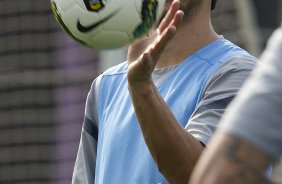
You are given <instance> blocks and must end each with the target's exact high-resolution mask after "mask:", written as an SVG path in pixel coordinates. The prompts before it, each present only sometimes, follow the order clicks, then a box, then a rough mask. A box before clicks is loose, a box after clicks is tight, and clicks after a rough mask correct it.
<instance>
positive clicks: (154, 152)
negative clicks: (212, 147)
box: [73, 0, 257, 184]
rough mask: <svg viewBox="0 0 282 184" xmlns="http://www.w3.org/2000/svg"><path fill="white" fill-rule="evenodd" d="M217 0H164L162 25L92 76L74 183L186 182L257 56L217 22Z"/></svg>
mask: <svg viewBox="0 0 282 184" xmlns="http://www.w3.org/2000/svg"><path fill="white" fill-rule="evenodd" d="M215 2H216V1H215V0H183V1H181V2H180V1H178V0H175V1H173V2H171V1H167V7H168V12H167V13H166V16H165V17H164V18H163V19H162V22H161V23H160V24H159V27H158V29H157V30H155V31H152V32H151V33H150V34H149V35H148V36H147V37H144V38H142V39H141V40H138V41H136V42H135V43H134V44H133V45H131V46H130V48H129V51H128V61H126V62H124V63H122V64H120V65H117V66H115V67H113V68H110V69H109V70H107V71H105V72H104V73H103V74H101V75H100V76H99V77H98V78H97V79H96V80H95V81H94V83H93V84H92V88H91V90H90V92H89V95H88V98H87V104H86V111H85V121H84V125H83V129H82V135H81V142H80V147H79V150H78V155H77V161H76V164H75V168H74V174H73V183H75V184H76V183H84V184H87V183H89V184H93V183H94V182H95V183H96V184H115V183H117V184H121V183H122V184H123V183H130V184H135V183H142V184H143V183H144V184H145V183H146V184H151V183H162V184H164V183H172V184H173V183H176V184H179V183H186V182H187V180H188V179H189V177H190V174H191V172H192V170H193V168H194V166H195V164H196V162H197V160H198V158H199V156H200V154H201V152H202V150H203V149H204V147H205V145H206V144H207V143H208V141H209V139H210V137H211V136H212V135H213V132H214V130H215V129H216V127H217V124H218V122H219V120H220V118H221V115H222V114H223V112H224V111H225V109H226V107H227V105H228V104H229V102H230V101H231V100H232V99H233V97H234V96H235V95H236V94H237V91H238V90H239V89H240V87H241V86H242V84H243V82H244V81H245V80H246V78H247V77H249V74H250V73H251V71H252V70H253V68H254V67H255V66H256V62H257V61H256V58H254V57H253V56H251V55H249V54H248V53H247V52H246V51H244V50H243V49H241V48H239V47H238V46H236V45H234V44H233V43H231V42H230V41H228V40H226V39H224V37H223V36H219V35H218V34H217V33H216V32H215V31H214V30H213V27H212V25H211V17H210V16H211V15H210V14H211V9H214V7H215ZM179 9H181V10H179Z"/></svg>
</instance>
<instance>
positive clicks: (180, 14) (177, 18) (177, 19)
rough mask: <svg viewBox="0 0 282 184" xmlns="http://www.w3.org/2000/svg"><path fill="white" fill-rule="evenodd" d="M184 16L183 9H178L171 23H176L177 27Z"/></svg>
mask: <svg viewBox="0 0 282 184" xmlns="http://www.w3.org/2000/svg"><path fill="white" fill-rule="evenodd" d="M183 17H184V12H183V11H182V10H178V11H177V12H176V14H175V16H174V19H173V21H172V22H171V25H170V26H172V25H174V26H175V27H176V28H178V26H179V25H180V23H181V22H182V20H183Z"/></svg>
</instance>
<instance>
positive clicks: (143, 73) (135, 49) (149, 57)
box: [127, 0, 184, 84]
mask: <svg viewBox="0 0 282 184" xmlns="http://www.w3.org/2000/svg"><path fill="white" fill-rule="evenodd" d="M179 7H180V1H179V0H174V1H173V2H172V3H171V6H170V8H169V10H168V12H167V14H166V16H165V17H164V18H163V20H162V21H161V23H160V24H159V27H158V29H157V30H156V31H154V32H153V33H150V36H149V37H147V38H143V39H141V40H139V42H137V43H135V44H134V45H133V46H131V47H130V48H129V53H128V73H127V76H128V81H129V83H130V84H133V83H134V82H149V81H150V80H151V74H152V72H153V70H154V68H155V67H156V65H157V63H158V60H159V58H160V56H161V54H162V52H163V50H164V49H165V47H166V46H167V44H168V43H169V41H170V40H171V39H172V38H173V37H174V35H175V33H176V29H177V28H178V27H179V25H180V23H181V21H182V18H183V15H184V13H183V12H182V11H180V10H179Z"/></svg>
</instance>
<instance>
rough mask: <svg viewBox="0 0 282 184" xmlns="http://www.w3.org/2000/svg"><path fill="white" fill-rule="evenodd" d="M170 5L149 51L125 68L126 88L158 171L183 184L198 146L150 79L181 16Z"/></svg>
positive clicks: (195, 158) (199, 148) (175, 8)
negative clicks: (126, 76)
mask: <svg viewBox="0 0 282 184" xmlns="http://www.w3.org/2000/svg"><path fill="white" fill-rule="evenodd" d="M179 3H180V2H179V1H174V2H173V3H172V6H171V8H170V10H169V11H168V13H167V16H166V17H165V18H164V19H163V21H162V23H161V24H160V26H159V32H158V34H157V35H156V39H154V42H152V44H151V47H150V48H149V49H147V51H145V53H144V54H143V55H142V56H141V57H140V58H139V59H138V60H137V61H134V62H132V63H130V62H129V68H128V88H129V92H130V95H131V98H132V102H133V105H134V108H135V112H136V115H137V119H138V121H139V124H140V127H141V130H142V133H143V136H144V139H145V142H146V144H147V146H148V148H149V150H150V153H151V154H152V157H153V159H154V160H155V162H156V164H157V166H158V169H159V170H160V172H161V173H162V174H164V176H165V177H166V178H167V180H168V181H169V182H170V183H172V184H173V183H177V184H178V183H185V182H186V181H187V179H188V178H189V176H190V173H191V171H192V169H193V166H194V165H195V163H196V161H197V159H198V156H199V155H200V153H201V151H202V149H203V148H202V145H201V144H200V142H199V141H197V140H196V139H195V138H194V137H193V136H192V135H190V134H189V133H187V131H185V129H183V128H182V127H181V126H180V125H179V123H178V122H177V120H176V119H175V117H174V115H173V114H172V112H171V111H170V109H169V107H168V106H167V104H166V103H165V101H164V100H163V98H162V97H161V96H160V94H159V92H158V90H157V88H156V86H155V84H154V83H153V81H152V79H151V73H152V71H153V70H154V68H155V66H156V63H157V61H158V58H159V57H160V55H161V52H162V51H163V49H164V48H165V46H166V44H167V43H168V42H169V41H170V39H171V38H172V37H173V36H174V34H175V31H176V28H177V27H178V25H179V24H180V22H181V20H182V17H183V12H181V11H178V8H179Z"/></svg>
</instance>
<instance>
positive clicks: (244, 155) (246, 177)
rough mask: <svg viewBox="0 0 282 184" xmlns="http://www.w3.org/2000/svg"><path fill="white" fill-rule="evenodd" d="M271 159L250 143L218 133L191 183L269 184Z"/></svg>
mask: <svg viewBox="0 0 282 184" xmlns="http://www.w3.org/2000/svg"><path fill="white" fill-rule="evenodd" d="M270 162H271V158H270V157H269V156H268V155H266V154H264V153H263V152H262V151H261V150H259V149H258V148H256V147H254V146H252V145H251V144H249V143H248V142H246V141H244V140H242V139H240V138H237V137H235V136H232V135H230V134H227V133H223V132H218V133H217V134H216V136H215V137H214V139H213V141H212V142H211V144H210V145H209V147H208V148H207V150H206V152H204V154H203V156H202V157H201V158H200V160H199V162H198V164H197V166H196V168H195V170H194V172H193V175H192V177H191V181H190V183H191V184H226V183H234V184H237V183H238V184H266V183H271V181H269V180H268V179H267V178H266V177H265V170H266V169H267V167H268V166H269V163H270Z"/></svg>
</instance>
